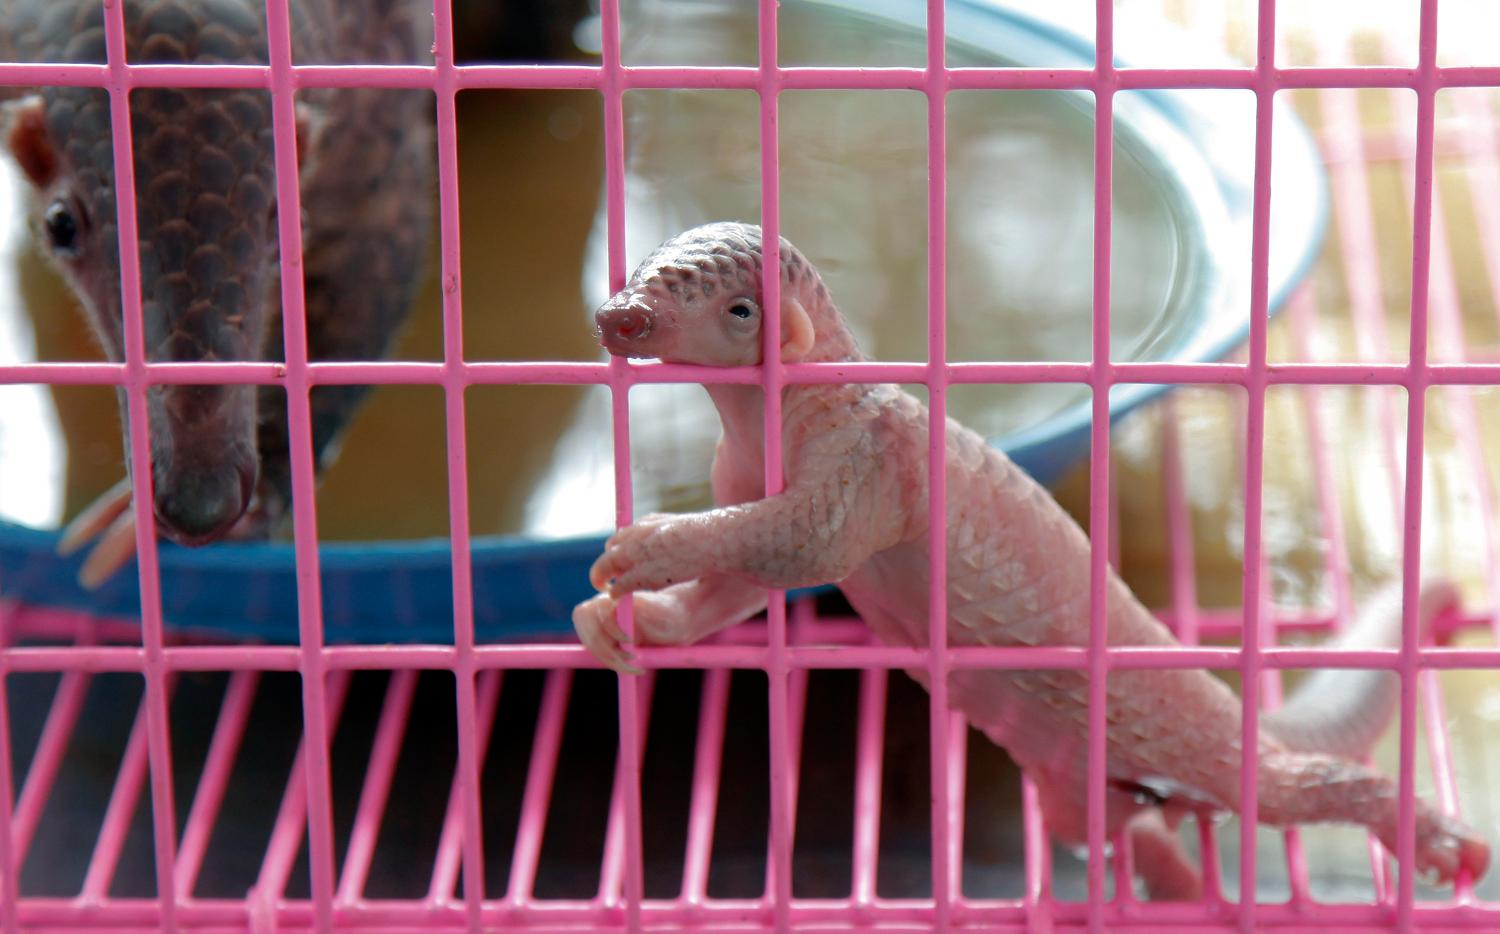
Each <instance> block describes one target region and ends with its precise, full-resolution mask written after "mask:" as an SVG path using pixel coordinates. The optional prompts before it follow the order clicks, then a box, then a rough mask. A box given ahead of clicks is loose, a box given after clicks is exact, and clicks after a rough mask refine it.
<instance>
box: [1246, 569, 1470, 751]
mask: <svg viewBox="0 0 1500 934" xmlns="http://www.w3.org/2000/svg"><path fill="white" fill-rule="evenodd" d="M1458 602H1459V594H1458V588H1457V587H1456V586H1455V585H1454V584H1453V583H1452V582H1450V581H1447V580H1440V579H1431V580H1427V581H1424V582H1423V584H1422V590H1421V597H1420V602H1419V605H1418V608H1417V622H1418V624H1419V625H1420V626H1421V631H1422V632H1424V633H1425V632H1427V631H1428V630H1429V629H1430V627H1431V626H1432V621H1433V619H1434V618H1435V617H1436V616H1437V615H1438V614H1439V613H1441V612H1442V611H1444V610H1446V609H1449V608H1451V607H1454V606H1456V605H1457V604H1458ZM1400 644H1401V582H1400V581H1397V582H1396V583H1394V584H1392V585H1390V586H1388V587H1386V588H1385V589H1384V590H1382V591H1381V592H1379V593H1377V594H1376V595H1375V596H1374V597H1372V598H1371V599H1370V600H1369V602H1368V603H1367V604H1366V606H1365V608H1364V611H1363V612H1362V613H1360V614H1359V617H1358V618H1357V619H1356V620H1355V623H1354V625H1353V626H1350V627H1349V628H1348V629H1346V630H1344V631H1343V632H1342V633H1340V634H1339V635H1338V636H1336V637H1335V638H1334V639H1332V640H1331V641H1329V642H1328V646H1329V647H1330V648H1341V649H1375V648H1395V647H1397V646H1399V645H1400ZM1399 699H1400V680H1399V679H1398V678H1397V676H1396V673H1395V672H1394V671H1390V670H1389V669H1386V670H1370V669H1361V668H1321V669H1318V670H1316V671H1313V672H1311V673H1310V674H1309V675H1308V676H1307V677H1306V678H1304V679H1303V680H1302V683H1301V684H1299V685H1298V686H1297V689H1296V690H1295V691H1294V692H1293V693H1292V696H1291V697H1290V698H1289V699H1288V700H1287V702H1286V705H1285V706H1283V707H1281V708H1279V709H1277V710H1275V711H1272V712H1270V713H1267V714H1266V715H1265V716H1264V717H1262V718H1261V726H1262V727H1263V728H1264V729H1265V730H1267V731H1268V732H1270V734H1271V735H1273V736H1275V737H1276V738H1277V739H1278V740H1280V741H1281V742H1282V743H1283V744H1285V745H1286V746H1287V748H1289V749H1291V750H1293V751H1295V752H1321V753H1329V754H1332V755H1337V756H1343V757H1346V758H1350V759H1362V758H1364V757H1365V756H1366V755H1368V754H1369V752H1370V750H1371V749H1372V748H1373V747H1374V745H1375V742H1376V740H1378V739H1379V738H1380V736H1381V734H1382V733H1384V732H1385V729H1386V727H1387V726H1388V725H1389V724H1390V721H1391V717H1392V715H1393V714H1394V713H1395V711H1396V705H1397V702H1398V701H1399Z"/></svg>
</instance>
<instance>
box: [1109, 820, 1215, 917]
mask: <svg viewBox="0 0 1500 934" xmlns="http://www.w3.org/2000/svg"><path fill="white" fill-rule="evenodd" d="M1126 828H1127V830H1128V831H1129V834H1130V855H1131V860H1132V862H1133V863H1134V865H1135V871H1136V874H1137V875H1139V876H1140V877H1141V881H1143V882H1145V883H1146V893H1147V894H1148V895H1150V896H1151V900H1152V901H1169V902H1186V901H1197V900H1198V899H1200V898H1202V897H1203V878H1202V876H1201V875H1199V872H1198V867H1197V866H1196V865H1194V864H1193V859H1192V857H1191V856H1189V855H1188V852H1187V848H1186V847H1184V846H1183V845H1182V839H1181V838H1180V837H1178V835H1177V833H1176V832H1175V831H1173V830H1172V828H1171V827H1168V826H1167V820H1166V817H1165V815H1163V814H1162V811H1161V808H1146V809H1145V810H1143V811H1141V812H1140V813H1138V814H1136V815H1135V816H1134V817H1132V818H1131V819H1130V821H1129V823H1127V824H1126Z"/></svg>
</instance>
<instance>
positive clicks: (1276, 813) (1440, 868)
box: [1223, 752, 1490, 882]
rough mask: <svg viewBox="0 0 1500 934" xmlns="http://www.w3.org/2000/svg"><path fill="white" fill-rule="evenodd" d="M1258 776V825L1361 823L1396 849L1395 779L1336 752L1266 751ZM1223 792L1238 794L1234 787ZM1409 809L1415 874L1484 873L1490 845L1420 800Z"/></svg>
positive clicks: (1446, 878) (1447, 878)
mask: <svg viewBox="0 0 1500 934" xmlns="http://www.w3.org/2000/svg"><path fill="white" fill-rule="evenodd" d="M1258 780H1259V785H1258V788H1259V800H1260V807H1259V814H1258V817H1259V819H1260V821H1261V822H1262V823H1265V824H1274V825H1278V826H1290V825H1293V824H1312V823H1324V822H1345V823H1353V824H1363V825H1365V826H1366V827H1369V828H1370V831H1371V832H1372V833H1374V834H1375V835H1376V836H1377V837H1379V838H1380V841H1381V842H1382V843H1384V844H1385V846H1386V848H1387V849H1389V850H1390V851H1391V852H1392V853H1394V852H1396V828H1397V823H1398V814H1399V807H1398V803H1397V793H1396V783H1395V782H1394V781H1392V780H1391V779H1390V778H1389V777H1387V776H1385V775H1382V774H1381V773H1379V772H1377V771H1375V770H1374V769H1372V768H1369V767H1367V766H1364V765H1361V764H1359V763H1357V762H1354V761H1352V760H1349V759H1340V758H1337V757H1334V756H1326V755H1316V754H1305V753H1292V752H1270V753H1265V754H1263V755H1262V757H1261V761H1260V768H1259V779H1258ZM1223 791H1224V792H1226V793H1228V794H1232V795H1233V796H1234V798H1235V799H1237V798H1238V794H1237V792H1238V789H1224V790H1223ZM1413 809H1414V812H1415V819H1416V831H1417V848H1416V862H1417V867H1416V868H1417V870H1418V871H1419V872H1421V873H1423V874H1432V875H1435V876H1436V877H1437V878H1438V879H1439V880H1441V881H1443V882H1451V881H1452V880H1453V878H1454V877H1455V876H1456V875H1457V874H1458V872H1459V870H1460V869H1466V870H1468V871H1469V872H1470V873H1471V874H1472V875H1473V876H1474V877H1476V878H1477V877H1478V876H1480V875H1483V873H1484V870H1485V867H1486V866H1487V865H1488V864H1489V860H1490V851H1489V844H1487V843H1486V842H1485V841H1484V840H1482V839H1480V838H1479V837H1478V836H1477V835H1475V833H1474V832H1473V831H1472V830H1470V829H1468V828H1467V827H1464V826H1463V825H1462V824H1460V823H1459V822H1458V821H1456V820H1453V819H1452V818H1449V817H1446V816H1444V815H1443V814H1441V813H1439V812H1437V811H1436V810H1434V809H1433V808H1432V807H1431V806H1430V805H1428V804H1427V803H1426V802H1424V801H1422V800H1421V799H1416V800H1414V801H1413Z"/></svg>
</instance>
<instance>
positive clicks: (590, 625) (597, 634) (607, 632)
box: [573, 594, 644, 675]
mask: <svg viewBox="0 0 1500 934" xmlns="http://www.w3.org/2000/svg"><path fill="white" fill-rule="evenodd" d="M618 606H619V603H618V601H616V600H615V599H614V598H613V597H611V596H609V595H607V594H599V595H598V596H596V597H594V598H592V599H590V600H585V601H584V602H582V603H580V604H578V606H576V607H574V608H573V628H574V629H575V630H577V631H578V641H579V642H582V643H583V646H584V648H586V649H588V650H589V652H590V653H591V654H592V655H593V656H594V657H595V658H597V659H599V661H600V662H602V663H603V664H605V665H606V666H608V667H610V668H613V669H614V670H615V671H618V672H620V673H621V674H627V675H639V674H644V672H643V671H641V669H640V668H638V667H636V666H635V665H633V664H631V660H632V659H634V658H635V656H633V655H631V654H630V652H628V651H626V650H625V649H624V648H623V647H622V646H623V645H624V644H625V643H628V642H630V636H629V635H627V634H626V633H625V631H624V630H623V629H621V628H620V623H619V620H618V619H616V617H615V610H616V608H617V607H618Z"/></svg>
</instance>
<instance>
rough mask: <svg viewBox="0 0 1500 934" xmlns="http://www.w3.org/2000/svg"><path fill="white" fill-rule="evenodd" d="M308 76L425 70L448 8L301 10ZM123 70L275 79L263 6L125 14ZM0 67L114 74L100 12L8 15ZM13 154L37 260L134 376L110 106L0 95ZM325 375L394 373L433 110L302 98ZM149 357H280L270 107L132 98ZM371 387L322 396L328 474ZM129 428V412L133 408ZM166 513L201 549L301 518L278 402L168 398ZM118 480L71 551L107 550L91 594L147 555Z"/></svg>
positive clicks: (253, 92) (172, 3) (158, 495)
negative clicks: (375, 66) (311, 69)
mask: <svg viewBox="0 0 1500 934" xmlns="http://www.w3.org/2000/svg"><path fill="white" fill-rule="evenodd" d="M290 12H291V31H292V43H293V58H294V61H296V62H298V63H310V64H333V63H337V64H346V63H351V64H352V63H414V62H421V61H430V57H431V45H432V8H431V5H430V4H426V3H421V2H418V0H360V2H358V3H347V2H344V3H340V2H336V0H296V2H293V3H291V4H290ZM124 16H125V33H126V57H127V60H128V61H129V62H131V63H135V64H143V63H183V62H198V63H215V64H265V63H267V62H268V61H269V58H268V55H267V45H266V22H265V12H264V5H263V4H262V3H260V2H259V0H125V2H124ZM0 59H3V60H6V61H20V62H63V63H102V62H104V61H105V27H104V5H103V4H101V3H100V2H99V0H0ZM0 93H3V94H4V96H6V97H9V98H11V99H10V100H9V101H8V102H7V103H6V105H5V107H4V115H3V116H4V122H3V131H4V139H5V142H6V144H7V147H6V148H7V149H8V151H9V152H10V154H11V156H12V157H13V158H14V159H15V161H16V162H17V164H18V165H19V166H20V168H21V170H22V172H23V173H24V174H25V176H26V178H27V179H28V180H29V181H30V183H31V187H32V194H33V196H34V197H33V198H32V199H31V203H32V207H31V210H32V216H33V218H34V222H35V223H34V226H35V230H36V234H37V237H38V240H39V242H40V243H41V244H42V246H43V248H44V250H45V252H47V253H48V254H49V255H50V256H51V257H52V259H53V260H54V261H55V264H56V266H57V267H58V268H59V269H60V270H61V271H62V274H63V276H64V277H65V278H66V279H67V281H68V282H69V283H70V284H71V286H72V288H73V290H74V291H75V292H76V294H77V296H78V299H79V300H80V302H81V303H82V305H83V307H84V309H85V310H86V312H87V314H88V317H89V319H90V321H91V323H92V325H93V330H94V331H95V333H96V334H97V336H98V338H99V341H100V343H101V344H102V345H103V349H104V352H105V353H106V354H107V355H108V357H109V358H110V359H111V360H114V361H120V360H123V358H124V349H123V335H122V325H123V321H122V314H121V300H120V259H119V249H118V230H117V229H116V228H117V215H116V202H115V179H116V169H115V165H114V162H113V156H112V149H111V132H110V111H109V99H108V96H107V94H106V93H105V92H104V91H102V90H100V89H97V88H74V87H44V88H34V89H27V88H4V89H0ZM296 117H297V144H298V145H297V148H298V158H299V162H300V184H301V200H302V209H303V217H302V229H303V244H304V257H303V264H302V267H303V277H304V282H305V294H306V306H307V335H308V351H309V356H310V357H311V358H312V359H314V360H373V359H378V358H380V357H382V356H383V355H385V353H386V352H387V350H388V348H389V346H390V344H391V339H392V337H393V335H394V334H395V332H396V331H397V330H398V328H399V326H400V324H401V322H402V321H403V320H404V319H405V317H406V314H407V311H408V308H409V306H410V305H411V301H412V297H413V293H414V291H415V288H416V285H417V282H418V273H419V268H420V265H421V259H422V254H423V252H424V250H425V248H426V243H427V239H428V229H429V222H430V213H431V208H430V197H429V191H430V188H431V180H430V176H431V172H432V157H433V144H432V137H431V124H432V116H431V95H430V94H428V93H425V92H422V91H412V90H383V89H305V90H301V91H299V92H298V93H297V103H296ZM130 121H131V131H132V134H133V138H134V139H133V142H134V149H133V152H134V164H135V179H136V185H135V188H136V196H137V198H138V202H139V210H138V224H137V227H138V229H137V234H138V237H139V241H140V266H141V269H140V272H141V277H140V282H141V300H142V303H143V314H144V316H145V337H146V356H147V359H148V360H150V361H153V362H182V361H234V360H278V359H281V358H282V355H283V347H282V337H281V335H282V328H281V315H280V292H279V287H278V283H279V279H278V274H279V261H278V252H277V224H276V216H277V204H276V178H275V166H274V154H273V146H272V126H271V97H270V93H269V92H268V91H265V90H260V89H246V90H238V89H235V90H225V89H175V88H138V89H135V90H133V91H132V92H131V94H130ZM365 393H366V387H356V386H323V387H318V388H315V389H313V391H312V397H311V404H312V418H313V426H312V430H313V439H312V443H313V450H314V457H315V462H316V463H317V465H318V468H319V470H321V469H322V467H323V466H325V465H326V464H327V463H328V462H329V460H330V459H331V458H332V457H333V456H334V453H335V450H336V446H337V441H338V439H339V437H340V435H341V433H342V431H343V429H344V428H345V426H346V425H347V424H348V422H349V419H350V417H351V415H352V414H353V413H354V411H355V409H356V408H357V407H358V405H359V403H360V401H361V399H362V398H363V397H364V395H365ZM120 398H121V402H122V412H123V399H124V396H123V393H121V394H120ZM148 417H149V421H150V437H151V473H152V476H151V481H152V491H153V498H154V502H153V504H152V505H153V509H154V512H155V514H156V521H157V526H158V528H160V529H161V531H162V533H163V534H164V535H166V536H167V537H169V538H171V539H173V540H175V541H178V542H181V543H184V544H189V545H196V544H202V543H205V542H210V541H214V540H216V539H220V538H223V537H225V536H233V537H251V536H256V535H262V534H265V533H266V532H267V531H268V530H269V529H270V528H271V527H272V526H273V525H274V524H275V523H276V522H277V520H278V519H280V518H281V517H282V516H283V515H284V514H285V513H286V511H287V507H288V505H289V503H290V500H291V470H290V462H289V448H288V438H287V425H286V420H287V412H286V402H285V399H284V397H283V395H282V393H281V392H280V391H279V390H275V389H271V388H259V389H257V388H256V387H254V386H249V385H238V386H232V385H231V386H225V385H216V386H188V385H171V386H153V387H151V388H150V390H149V392H148ZM130 500H131V494H130V485H129V483H128V482H122V483H121V484H120V485H118V486H116V487H115V488H114V489H113V490H111V491H110V492H109V493H107V494H105V496H104V497H102V498H101V499H100V500H99V501H97V502H96V503H95V504H94V505H93V506H91V507H89V509H88V510H87V511H85V513H84V514H83V515H81V516H80V517H78V519H76V520H75V521H74V523H73V525H72V527H71V528H70V530H69V533H68V534H67V535H66V536H65V538H64V547H65V548H74V547H77V546H78V545H80V544H81V543H82V542H83V541H85V540H87V539H89V538H91V537H93V536H95V535H98V534H99V533H100V532H101V530H102V536H101V538H100V540H99V544H98V545H97V546H96V547H95V548H94V551H93V553H92V554H91V555H90V556H89V559H88V561H87V562H85V565H84V569H83V572H82V575H81V577H82V579H83V580H84V582H85V583H86V584H91V585H92V584H97V583H99V582H100V581H102V580H103V579H104V578H105V577H106V576H108V574H109V573H111V572H112V571H113V570H114V569H115V568H117V567H118V566H119V565H120V564H122V563H123V562H125V561H126V560H127V559H128V558H129V557H130V555H131V553H132V552H133V549H134V511H133V508H132V505H131V501H130Z"/></svg>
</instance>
